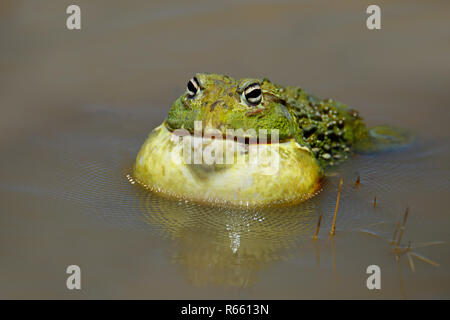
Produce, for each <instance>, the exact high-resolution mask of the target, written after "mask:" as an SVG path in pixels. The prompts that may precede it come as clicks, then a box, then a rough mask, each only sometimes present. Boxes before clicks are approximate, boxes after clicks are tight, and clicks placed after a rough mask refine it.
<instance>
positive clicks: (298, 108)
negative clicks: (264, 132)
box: [280, 86, 411, 167]
mask: <svg viewBox="0 0 450 320" xmlns="http://www.w3.org/2000/svg"><path fill="white" fill-rule="evenodd" d="M280 91H281V92H282V94H283V98H284V99H285V100H286V102H287V105H288V106H289V109H290V111H291V113H292V114H293V119H294V121H296V124H297V126H298V128H299V132H298V135H297V136H296V139H297V140H299V142H301V143H303V144H306V145H307V146H308V147H309V148H310V149H311V150H312V151H313V153H314V155H315V156H316V158H317V160H318V161H319V162H320V164H321V165H322V166H324V167H327V166H333V165H335V164H337V163H339V162H342V161H343V160H345V159H347V158H348V157H349V156H350V155H351V153H352V152H355V151H357V152H376V151H383V150H390V149H393V148H396V147H399V146H404V145H406V144H407V143H409V142H410V141H411V135H410V134H409V133H408V132H406V131H405V130H402V129H399V128H395V127H391V126H377V127H373V128H367V126H366V125H365V123H364V120H363V119H362V117H361V116H360V114H359V112H358V111H357V110H355V109H353V108H349V107H348V106H347V105H345V104H343V103H340V102H338V101H336V100H333V99H319V98H317V97H316V96H314V95H311V94H309V93H307V92H306V91H305V90H303V89H302V88H300V87H290V86H287V87H280Z"/></svg>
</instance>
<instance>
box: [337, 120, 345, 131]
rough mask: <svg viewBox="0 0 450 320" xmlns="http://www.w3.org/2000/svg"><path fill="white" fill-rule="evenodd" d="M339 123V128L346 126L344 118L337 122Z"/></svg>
mask: <svg viewBox="0 0 450 320" xmlns="http://www.w3.org/2000/svg"><path fill="white" fill-rule="evenodd" d="M337 125H338V128H339V129H342V128H344V120H339V121H338V122H337Z"/></svg>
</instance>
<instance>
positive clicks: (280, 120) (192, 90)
mask: <svg viewBox="0 0 450 320" xmlns="http://www.w3.org/2000/svg"><path fill="white" fill-rule="evenodd" d="M286 104H287V102H286V101H285V100H284V99H283V97H282V89H281V88H280V87H278V86H276V85H274V84H273V83H271V82H270V81H269V80H267V79H250V78H246V79H240V80H235V79H233V78H230V77H228V76H224V75H217V74H205V73H198V74H196V75H195V76H194V77H192V78H191V79H190V80H189V81H188V83H187V87H186V91H185V92H184V94H183V95H181V96H180V97H179V98H178V99H177V100H176V101H175V102H174V103H173V105H172V107H171V109H170V112H169V115H168V117H167V120H166V125H167V127H168V128H169V129H170V130H172V131H173V130H176V129H186V130H188V131H189V132H190V133H193V132H194V122H195V121H201V124H202V128H203V130H205V129H214V130H216V131H217V130H218V131H219V132H221V133H222V134H223V135H224V136H225V135H226V133H227V130H228V129H233V130H235V131H236V130H239V129H242V130H243V131H241V132H245V133H244V136H245V137H251V138H254V134H252V133H251V132H254V133H256V135H257V136H258V137H260V134H266V133H267V137H270V133H271V130H272V129H277V130H278V134H279V139H280V140H286V139H289V138H291V137H293V136H294V134H295V128H296V126H295V125H294V124H295V122H294V121H293V116H292V115H291V113H290V111H289V109H288V108H287V107H286ZM263 129H265V130H266V131H261V130H263ZM238 132H239V131H238Z"/></svg>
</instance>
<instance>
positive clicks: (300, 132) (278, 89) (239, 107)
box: [166, 73, 405, 167]
mask: <svg viewBox="0 0 450 320" xmlns="http://www.w3.org/2000/svg"><path fill="white" fill-rule="evenodd" d="M196 77H197V79H198V81H199V83H200V91H199V93H198V94H196V95H195V96H194V97H190V96H189V95H188V94H187V93H185V94H183V95H181V96H180V97H179V98H178V99H177V100H176V101H175V102H174V103H173V105H172V107H171V109H170V112H169V115H168V117H167V120H166V125H167V127H168V128H169V129H170V130H172V131H173V130H175V129H181V128H182V129H187V130H188V131H190V132H191V133H192V132H193V131H194V121H202V124H203V128H205V127H212V128H215V129H218V130H220V132H222V134H223V135H224V136H225V134H226V130H227V129H234V130H238V129H240V128H241V129H243V130H244V131H247V130H248V129H254V130H255V132H256V135H258V136H259V134H260V132H264V131H261V130H262V129H264V130H265V131H266V132H267V133H268V134H269V137H268V139H270V130H271V129H278V131H279V139H280V141H285V140H288V139H295V140H296V141H297V142H298V143H299V144H300V145H302V146H304V147H307V148H308V149H309V150H311V152H312V154H313V155H314V156H315V158H316V159H317V161H318V162H319V163H320V165H321V166H322V167H327V166H332V165H335V164H336V163H338V162H341V161H343V160H344V159H346V158H348V156H349V155H350V154H351V153H352V152H353V151H355V150H357V151H369V152H370V151H375V150H379V149H385V148H386V147H387V146H390V145H398V144H402V143H403V142H404V140H405V136H404V135H403V133H400V132H399V131H397V130H396V129H392V128H390V127H377V128H375V131H374V132H378V136H376V137H375V136H374V135H372V134H371V132H372V131H371V130H369V129H368V128H367V127H366V126H365V124H364V121H363V119H362V118H361V117H360V116H359V113H358V112H357V111H356V110H354V109H350V108H348V107H347V106H346V105H344V104H342V103H339V102H337V101H335V100H332V99H319V98H317V97H315V96H313V95H311V94H308V93H307V92H305V91H304V90H303V89H301V88H299V87H290V86H286V87H283V86H280V85H277V84H274V83H272V82H270V81H269V80H268V79H251V78H245V79H240V80H236V79H233V78H231V77H228V76H225V75H218V74H206V73H198V74H196ZM252 83H259V84H260V86H261V90H262V94H263V98H262V101H261V102H260V103H259V104H258V105H251V104H249V103H247V102H246V100H245V98H244V96H243V91H244V89H245V88H246V87H247V86H248V85H250V84H252ZM380 136H382V138H384V140H383V139H380Z"/></svg>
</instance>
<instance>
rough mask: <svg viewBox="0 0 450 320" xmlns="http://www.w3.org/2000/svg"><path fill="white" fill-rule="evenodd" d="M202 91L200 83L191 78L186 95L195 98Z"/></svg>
mask: <svg viewBox="0 0 450 320" xmlns="http://www.w3.org/2000/svg"><path fill="white" fill-rule="evenodd" d="M199 90H200V83H199V82H198V79H197V78H196V77H193V78H191V79H190V80H189V81H188V83H187V86H186V93H187V95H188V96H189V97H191V98H193V97H194V96H195V95H196V94H197V92H198V91H199Z"/></svg>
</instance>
